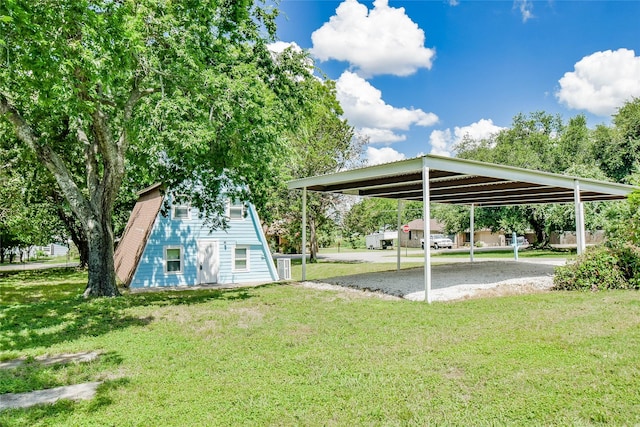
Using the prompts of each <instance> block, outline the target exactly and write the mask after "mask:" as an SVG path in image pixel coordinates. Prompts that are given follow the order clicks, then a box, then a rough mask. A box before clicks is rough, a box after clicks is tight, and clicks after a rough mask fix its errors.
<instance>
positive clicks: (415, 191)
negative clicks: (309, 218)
mask: <svg viewBox="0 0 640 427" xmlns="http://www.w3.org/2000/svg"><path fill="white" fill-rule="evenodd" d="M423 167H428V168H429V183H430V187H431V193H432V194H431V201H433V202H438V203H452V204H462V205H468V204H470V203H474V204H475V205H476V206H508V205H521V204H540V203H572V202H573V201H574V181H575V180H576V179H577V180H579V182H580V196H581V200H583V201H600V200H619V199H624V198H626V196H627V195H628V194H629V193H631V192H632V191H633V190H635V189H637V187H633V186H630V185H625V184H617V183H612V182H605V181H597V180H593V179H587V178H576V177H573V176H567V175H559V174H553V173H548V172H540V171H534V170H529V169H522V168H516V167H512V166H502V165H496V164H491V163H483V162H476V161H473V160H464V159H456V158H451V157H441V156H435V155H431V154H429V155H426V156H422V157H416V158H413V159H408V160H402V161H399V162H395V163H387V164H382V165H375V166H369V167H364V168H359V169H353V170H348V171H343V172H337V173H333V174H328V175H321V176H315V177H308V178H302V179H297V180H293V181H290V182H289V184H288V186H289V188H290V189H301V188H304V187H306V188H307V189H308V190H310V191H320V192H331V193H341V194H351V195H360V196H371V197H383V198H391V199H401V200H423V198H424V194H423V192H422V171H423V169H422V168H423Z"/></svg>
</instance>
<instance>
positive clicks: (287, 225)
mask: <svg viewBox="0 0 640 427" xmlns="http://www.w3.org/2000/svg"><path fill="white" fill-rule="evenodd" d="M304 85H305V87H306V88H307V91H308V93H309V94H310V97H311V99H312V102H311V103H310V108H309V110H308V111H307V113H306V114H303V115H301V117H300V121H299V123H298V125H297V127H296V129H295V130H294V131H293V132H290V133H288V134H287V135H286V138H287V143H288V146H289V148H290V150H291V162H290V164H289V165H288V166H287V172H288V174H289V176H290V178H304V177H308V176H314V175H322V174H327V173H332V172H338V171H341V170H345V169H349V168H351V167H354V166H358V165H360V164H361V162H362V153H363V146H364V140H363V139H362V138H359V137H358V136H356V135H354V131H353V128H352V127H351V126H350V125H349V124H348V123H347V121H346V120H345V119H343V118H341V115H342V108H341V107H340V104H339V103H338V101H337V99H336V93H335V83H334V82H333V81H331V80H323V81H320V80H318V79H316V78H314V77H311V78H308V79H306V81H305V82H304ZM343 199H344V198H343V197H341V196H337V195H331V194H320V193H312V192H310V193H308V195H307V227H308V231H309V249H310V250H309V252H310V260H311V261H312V262H313V261H315V260H316V259H317V254H318V251H319V247H320V241H319V236H320V234H321V233H320V232H321V230H323V229H324V230H327V229H333V228H335V225H336V221H337V220H338V218H337V217H338V216H339V214H340V212H341V208H340V204H341V202H342V201H343ZM272 205H273V209H272V211H273V212H277V213H278V214H277V216H278V217H279V218H280V219H283V218H284V219H285V221H284V222H283V224H282V226H281V227H280V228H281V229H283V230H282V231H283V232H284V233H283V234H286V237H287V239H288V240H289V241H290V242H291V243H294V244H295V245H296V246H297V245H299V244H300V245H301V237H300V233H299V231H300V227H301V224H300V220H299V218H300V216H301V207H302V198H301V194H300V192H299V191H287V190H286V189H281V191H280V192H279V193H278V194H277V195H276V196H275V197H274V198H273V203H272Z"/></svg>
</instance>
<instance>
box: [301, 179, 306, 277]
mask: <svg viewBox="0 0 640 427" xmlns="http://www.w3.org/2000/svg"><path fill="white" fill-rule="evenodd" d="M305 280H307V187H303V188H302V281H303V282H304V281H305Z"/></svg>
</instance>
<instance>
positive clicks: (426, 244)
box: [422, 156, 431, 304]
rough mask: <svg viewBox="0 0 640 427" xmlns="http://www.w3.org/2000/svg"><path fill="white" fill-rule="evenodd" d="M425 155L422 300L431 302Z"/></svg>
mask: <svg viewBox="0 0 640 427" xmlns="http://www.w3.org/2000/svg"><path fill="white" fill-rule="evenodd" d="M426 162H427V158H426V156H425V157H423V158H422V200H423V206H422V220H423V222H424V300H425V302H427V303H429V304H431V244H430V243H429V236H430V235H431V207H430V206H429V205H430V191H429V167H428V166H427V164H426Z"/></svg>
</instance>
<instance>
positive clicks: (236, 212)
mask: <svg viewBox="0 0 640 427" xmlns="http://www.w3.org/2000/svg"><path fill="white" fill-rule="evenodd" d="M227 206H228V211H227V217H228V218H229V219H230V220H232V221H240V220H243V219H244V210H245V207H244V203H242V202H236V201H234V202H233V203H232V202H231V201H229V202H227Z"/></svg>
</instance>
